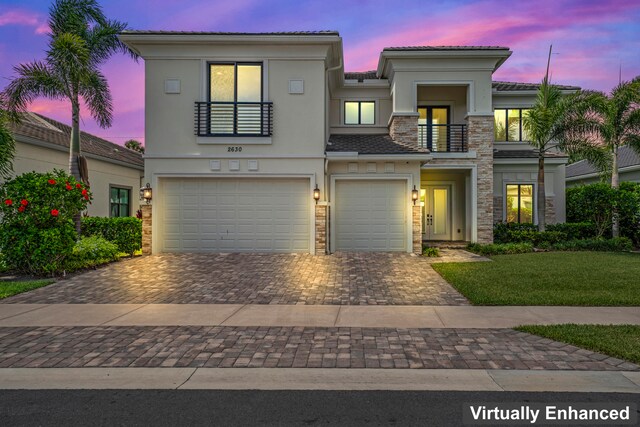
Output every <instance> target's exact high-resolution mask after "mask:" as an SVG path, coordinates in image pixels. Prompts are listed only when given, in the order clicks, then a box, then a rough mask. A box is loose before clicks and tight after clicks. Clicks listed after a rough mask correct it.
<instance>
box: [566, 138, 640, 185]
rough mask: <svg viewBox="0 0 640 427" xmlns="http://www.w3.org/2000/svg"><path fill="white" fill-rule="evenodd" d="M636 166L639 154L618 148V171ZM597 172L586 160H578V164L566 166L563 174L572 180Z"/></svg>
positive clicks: (638, 163)
mask: <svg viewBox="0 0 640 427" xmlns="http://www.w3.org/2000/svg"><path fill="white" fill-rule="evenodd" d="M638 165H640V154H638V153H637V152H636V151H634V150H633V149H632V148H631V147H628V146H626V145H625V146H623V147H620V149H619V150H618V169H619V168H626V167H629V166H638ZM597 172H598V171H597V170H596V168H595V167H593V165H592V164H591V163H589V162H588V161H586V160H580V161H579V162H575V163H572V164H570V165H567V169H566V172H565V174H566V177H567V178H572V177H577V176H582V175H589V174H592V173H597Z"/></svg>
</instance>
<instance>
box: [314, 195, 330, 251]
mask: <svg viewBox="0 0 640 427" xmlns="http://www.w3.org/2000/svg"><path fill="white" fill-rule="evenodd" d="M328 213H329V207H328V206H327V205H316V224H315V228H316V241H315V245H316V255H325V254H326V253H327V217H328Z"/></svg>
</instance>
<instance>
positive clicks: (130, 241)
mask: <svg viewBox="0 0 640 427" xmlns="http://www.w3.org/2000/svg"><path fill="white" fill-rule="evenodd" d="M82 235H83V236H101V237H103V238H104V239H106V240H108V241H110V242H112V243H115V244H116V245H117V246H118V250H119V251H120V252H124V253H127V254H131V255H133V254H134V252H135V251H137V250H140V249H141V248H142V221H141V220H139V219H138V218H134V217H114V218H105V217H86V218H82Z"/></svg>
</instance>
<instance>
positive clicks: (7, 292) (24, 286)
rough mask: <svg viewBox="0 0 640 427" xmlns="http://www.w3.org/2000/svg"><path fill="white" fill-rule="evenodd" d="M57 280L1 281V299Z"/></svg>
mask: <svg viewBox="0 0 640 427" xmlns="http://www.w3.org/2000/svg"><path fill="white" fill-rule="evenodd" d="M53 282H55V280H53V279H43V280H30V281H23V282H0V299H2V298H7V297H10V296H12V295H16V294H21V293H22V292H27V291H30V290H32V289H36V288H41V287H43V286H47V285H50V284H52V283H53Z"/></svg>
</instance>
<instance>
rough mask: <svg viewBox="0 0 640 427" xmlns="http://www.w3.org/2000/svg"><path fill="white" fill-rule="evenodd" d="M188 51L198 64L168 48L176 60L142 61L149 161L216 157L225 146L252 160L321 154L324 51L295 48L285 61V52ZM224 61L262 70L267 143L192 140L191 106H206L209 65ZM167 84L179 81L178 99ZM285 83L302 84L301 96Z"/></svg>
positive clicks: (249, 48)
mask: <svg viewBox="0 0 640 427" xmlns="http://www.w3.org/2000/svg"><path fill="white" fill-rule="evenodd" d="M190 48H192V49H193V50H194V52H193V53H194V54H195V55H197V57H198V59H193V58H185V57H183V55H182V54H181V53H180V54H179V53H177V52H173V51H171V49H169V48H167V55H176V57H172V58H170V59H165V58H162V59H160V58H154V57H151V58H148V59H146V60H145V64H146V65H145V74H146V85H145V89H146V91H145V97H146V99H145V105H146V112H145V117H146V148H147V156H148V157H150V158H153V157H157V156H162V157H176V156H178V157H179V156H182V155H198V156H202V157H206V156H213V157H216V156H220V155H223V154H224V155H226V154H228V153H229V151H228V147H229V146H241V147H242V154H243V155H245V154H250V155H253V156H257V157H260V156H264V155H268V156H278V155H283V156H285V157H286V156H287V155H291V154H306V155H317V156H321V155H322V154H323V152H324V142H325V141H324V134H325V124H324V117H325V102H324V99H325V72H324V69H325V62H324V55H326V48H324V49H322V48H321V47H319V46H306V47H305V48H306V49H301V48H296V49H300V50H299V53H298V55H299V57H298V58H291V59H287V58H286V57H291V56H292V52H289V51H287V52H286V54H285V52H283V50H286V49H285V48H284V47H280V49H279V50H278V49H276V50H274V49H269V48H261V47H259V46H235V49H234V51H233V53H231V52H230V51H229V49H227V47H226V46H217V47H216V46H207V45H202V46H196V47H190ZM296 49H293V48H292V49H289V50H290V51H295V50H296ZM293 53H295V52H293ZM280 56H284V57H285V58H280ZM309 56H311V58H309ZM274 57H276V58H277V59H274ZM305 57H306V59H305V60H300V59H302V58H305ZM225 61H237V62H260V63H262V64H263V100H264V101H265V102H266V101H271V102H273V136H272V137H270V138H267V137H197V136H196V135H195V134H194V108H195V102H197V101H208V91H209V82H208V78H209V77H208V64H209V63H210V62H225ZM168 79H173V80H179V81H180V93H178V94H173V93H169V94H168V93H165V90H164V88H165V81H166V80H168ZM289 80H303V81H304V93H303V94H290V93H289Z"/></svg>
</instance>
